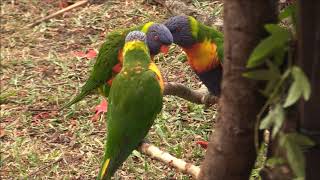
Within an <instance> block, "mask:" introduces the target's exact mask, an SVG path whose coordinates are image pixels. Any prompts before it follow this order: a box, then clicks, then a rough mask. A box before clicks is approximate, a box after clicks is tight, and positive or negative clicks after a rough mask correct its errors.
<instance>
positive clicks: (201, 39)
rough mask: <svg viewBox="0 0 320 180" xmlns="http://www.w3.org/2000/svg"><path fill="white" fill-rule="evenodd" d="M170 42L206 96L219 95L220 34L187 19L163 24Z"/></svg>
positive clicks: (191, 19)
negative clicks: (184, 57) (178, 49)
mask: <svg viewBox="0 0 320 180" xmlns="http://www.w3.org/2000/svg"><path fill="white" fill-rule="evenodd" d="M165 26H167V27H168V29H169V30H170V32H171V34H172V36H173V42H174V43H175V44H177V45H179V46H180V47H182V49H183V50H184V51H185V52H186V54H187V58H188V63H189V64H190V66H191V68H192V69H193V71H194V72H195V73H196V74H197V76H198V77H199V79H200V80H201V81H202V82H203V83H204V84H205V85H206V86H207V88H208V90H209V91H210V93H212V94H213V95H216V96H219V95H220V91H221V80H222V62H223V34H222V33H221V32H219V31H217V30H216V29H214V28H212V27H209V26H206V25H204V24H202V23H200V22H198V21H197V20H196V19H194V18H193V17H191V16H175V17H172V18H170V19H169V20H168V21H166V22H165Z"/></svg>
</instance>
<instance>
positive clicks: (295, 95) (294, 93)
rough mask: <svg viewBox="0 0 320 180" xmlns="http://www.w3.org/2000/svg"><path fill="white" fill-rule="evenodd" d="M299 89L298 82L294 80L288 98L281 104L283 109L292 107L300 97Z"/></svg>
mask: <svg viewBox="0 0 320 180" xmlns="http://www.w3.org/2000/svg"><path fill="white" fill-rule="evenodd" d="M301 93H302V92H301V88H300V85H299V82H297V81H296V80H294V82H293V83H292V85H291V86H290V89H289V93H288V96H287V98H286V101H285V103H284V104H283V107H289V106H291V105H293V104H294V103H295V102H297V100H298V99H299V98H300V96H301Z"/></svg>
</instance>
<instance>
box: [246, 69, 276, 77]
mask: <svg viewBox="0 0 320 180" xmlns="http://www.w3.org/2000/svg"><path fill="white" fill-rule="evenodd" d="M243 76H244V77H247V78H250V79H255V80H272V79H276V78H277V74H275V73H274V72H272V71H270V70H267V69H262V70H255V71H249V72H245V73H243Z"/></svg>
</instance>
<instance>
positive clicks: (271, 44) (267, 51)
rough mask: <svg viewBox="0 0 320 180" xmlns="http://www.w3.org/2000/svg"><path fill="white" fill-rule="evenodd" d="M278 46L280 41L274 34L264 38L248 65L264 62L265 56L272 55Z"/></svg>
mask: <svg viewBox="0 0 320 180" xmlns="http://www.w3.org/2000/svg"><path fill="white" fill-rule="evenodd" d="M277 47H278V43H277V41H276V39H275V38H274V37H273V36H269V37H267V38H266V39H263V40H262V41H261V42H260V43H259V44H258V45H257V47H256V48H255V49H254V50H253V52H252V53H251V55H250V57H249V60H248V63H247V67H248V68H252V67H255V66H258V65H260V64H262V63H263V62H264V58H266V57H268V56H270V55H271V53H272V51H273V50H274V49H275V48H277Z"/></svg>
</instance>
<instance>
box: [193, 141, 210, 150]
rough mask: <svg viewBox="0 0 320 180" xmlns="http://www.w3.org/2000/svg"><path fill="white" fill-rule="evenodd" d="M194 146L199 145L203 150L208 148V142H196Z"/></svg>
mask: <svg viewBox="0 0 320 180" xmlns="http://www.w3.org/2000/svg"><path fill="white" fill-rule="evenodd" d="M196 144H199V145H200V146H201V147H202V148H204V149H207V148H208V142H207V141H197V142H196Z"/></svg>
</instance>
